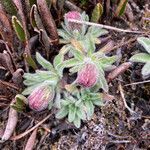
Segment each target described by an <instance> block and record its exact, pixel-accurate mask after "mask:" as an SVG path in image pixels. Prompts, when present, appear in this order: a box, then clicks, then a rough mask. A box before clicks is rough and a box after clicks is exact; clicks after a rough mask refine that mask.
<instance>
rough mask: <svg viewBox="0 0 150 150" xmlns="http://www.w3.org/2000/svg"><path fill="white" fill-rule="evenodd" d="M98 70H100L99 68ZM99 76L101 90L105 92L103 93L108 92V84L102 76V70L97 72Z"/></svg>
mask: <svg viewBox="0 0 150 150" xmlns="http://www.w3.org/2000/svg"><path fill="white" fill-rule="evenodd" d="M99 69H100V68H99ZM99 76H100V78H99V82H100V83H99V84H100V86H101V88H102V89H103V90H104V91H105V92H108V84H107V81H106V78H105V75H104V72H103V70H102V69H101V70H100V71H99Z"/></svg>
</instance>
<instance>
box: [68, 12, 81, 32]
mask: <svg viewBox="0 0 150 150" xmlns="http://www.w3.org/2000/svg"><path fill="white" fill-rule="evenodd" d="M69 19H76V20H81V14H80V13H79V12H77V11H69V12H68V13H67V14H65V20H66V21H67V22H68V23H67V28H68V29H69V30H70V31H73V30H78V31H81V27H82V25H81V24H78V23H74V22H69Z"/></svg>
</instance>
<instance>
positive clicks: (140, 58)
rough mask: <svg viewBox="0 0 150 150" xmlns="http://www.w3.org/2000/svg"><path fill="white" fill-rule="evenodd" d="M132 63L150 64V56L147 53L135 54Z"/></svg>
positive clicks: (131, 59)
mask: <svg viewBox="0 0 150 150" xmlns="http://www.w3.org/2000/svg"><path fill="white" fill-rule="evenodd" d="M130 61H132V62H142V63H146V62H150V54H146V53H138V54H135V55H133V56H132V57H131V58H130Z"/></svg>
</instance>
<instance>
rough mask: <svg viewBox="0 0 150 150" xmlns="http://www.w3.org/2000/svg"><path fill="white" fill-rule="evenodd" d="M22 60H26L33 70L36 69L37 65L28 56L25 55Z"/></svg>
mask: <svg viewBox="0 0 150 150" xmlns="http://www.w3.org/2000/svg"><path fill="white" fill-rule="evenodd" d="M24 59H25V60H26V62H27V63H28V65H29V66H31V67H32V68H33V69H34V70H36V69H37V65H36V63H35V61H34V60H33V59H32V57H31V56H30V55H29V54H27V53H25V54H24Z"/></svg>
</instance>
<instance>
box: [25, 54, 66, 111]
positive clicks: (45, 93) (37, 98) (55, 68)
mask: <svg viewBox="0 0 150 150" xmlns="http://www.w3.org/2000/svg"><path fill="white" fill-rule="evenodd" d="M36 60H37V62H38V63H39V64H40V65H41V66H42V67H43V69H44V70H36V71H35V73H25V74H24V79H25V80H24V85H26V86H27V88H26V89H25V90H24V91H23V92H22V94H23V95H29V96H28V103H29V107H30V108H31V109H33V110H36V111H41V110H44V109H46V108H47V107H48V106H49V108H51V106H52V105H53V104H52V103H53V101H55V102H56V99H54V95H55V91H56V98H57V97H58V95H59V94H60V93H59V83H60V80H61V78H62V73H63V65H62V64H63V63H62V62H63V55H61V54H58V55H57V56H56V57H55V59H54V62H53V65H52V64H51V63H50V62H48V61H47V60H46V59H44V58H43V57H42V56H41V55H40V54H39V53H36Z"/></svg>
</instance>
